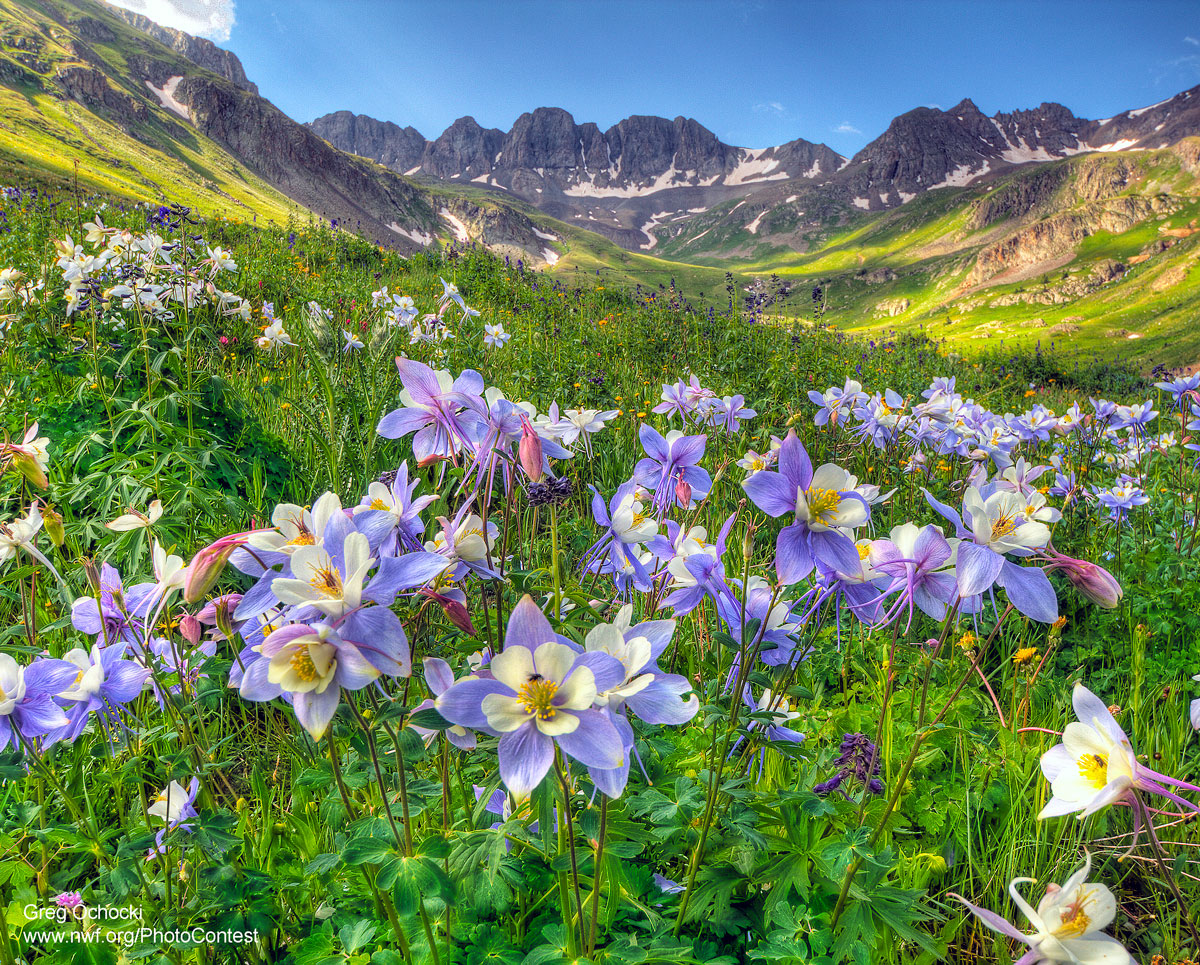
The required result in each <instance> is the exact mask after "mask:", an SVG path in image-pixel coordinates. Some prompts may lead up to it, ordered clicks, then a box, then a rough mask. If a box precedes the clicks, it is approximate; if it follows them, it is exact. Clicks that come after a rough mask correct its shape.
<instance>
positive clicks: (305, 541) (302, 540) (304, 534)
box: [287, 529, 317, 546]
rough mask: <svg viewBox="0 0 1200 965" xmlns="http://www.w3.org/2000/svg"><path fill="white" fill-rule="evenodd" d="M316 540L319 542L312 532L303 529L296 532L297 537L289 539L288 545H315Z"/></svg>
mask: <svg viewBox="0 0 1200 965" xmlns="http://www.w3.org/2000/svg"><path fill="white" fill-rule="evenodd" d="M316 542H317V540H316V538H315V537H314V536H313V534H312V533H310V532H309V531H308V530H306V529H302V530H300V532H299V533H297V534H296V538H295V539H289V540H288V541H287V545H288V546H313V545H315V544H316Z"/></svg>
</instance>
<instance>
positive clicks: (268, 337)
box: [254, 318, 296, 352]
mask: <svg viewBox="0 0 1200 965" xmlns="http://www.w3.org/2000/svg"><path fill="white" fill-rule="evenodd" d="M254 344H255V345H257V346H258V347H259V348H260V349H264V350H268V351H271V352H275V351H278V350H279V349H281V348H283V347H284V346H285V345H291V346H294V345H295V344H296V343H295V342H293V341H292V337H291V336H290V335H289V334H288V333H287V330H286V329H285V328H284V327H283V321H282V320H281V319H278V318H275V319H272V320H271V321H270V323H269V324H267V325H265V326H263V333H262V335H260V336H259V337H258V338H256V339H255V340H254Z"/></svg>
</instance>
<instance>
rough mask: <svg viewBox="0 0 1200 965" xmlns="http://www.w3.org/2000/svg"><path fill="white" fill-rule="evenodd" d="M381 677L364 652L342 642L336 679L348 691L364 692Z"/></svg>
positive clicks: (338, 649) (338, 650) (338, 651)
mask: <svg viewBox="0 0 1200 965" xmlns="http://www.w3.org/2000/svg"><path fill="white" fill-rule="evenodd" d="M378 677H379V672H378V671H377V670H376V669H375V667H374V665H373V664H371V663H370V662H369V661H368V660H367V658H366V657H365V656H364V655H363V652H362V651H361V650H359V649H358V647H356V646H355V645H354V644H352V643H348V642H346V641H345V640H342V641H341V642H340V643H339V644H338V648H337V675H336V677H335V678H334V679H335V681H336V683H337V684H340V685H341V686H342V687H344V688H345V689H346V690H362V689H363V687H365V686H367V685H368V684H371V683H374V682H375V680H376V679H378Z"/></svg>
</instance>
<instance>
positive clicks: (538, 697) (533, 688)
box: [517, 677, 558, 720]
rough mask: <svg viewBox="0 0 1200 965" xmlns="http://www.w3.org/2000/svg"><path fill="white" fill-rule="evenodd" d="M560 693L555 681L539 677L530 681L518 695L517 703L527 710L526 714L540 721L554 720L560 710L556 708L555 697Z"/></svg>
mask: <svg viewBox="0 0 1200 965" xmlns="http://www.w3.org/2000/svg"><path fill="white" fill-rule="evenodd" d="M557 693H558V684H556V683H555V682H554V681H553V680H546V679H544V678H542V677H538V678H536V679H534V680H530V681H529V682H528V683H527V684H525V686H524V687H522V688H521V689H520V691H519V692H518V693H517V703H519V704H520V705H521V706H522V707H524V708H525V713H527V714H531V715H532V716H534V717H536V718H537V719H538V720H553V719H554V716H555V714H557V713H558V708H557V707H555V706H554V704H553V700H554V695H555V694H557Z"/></svg>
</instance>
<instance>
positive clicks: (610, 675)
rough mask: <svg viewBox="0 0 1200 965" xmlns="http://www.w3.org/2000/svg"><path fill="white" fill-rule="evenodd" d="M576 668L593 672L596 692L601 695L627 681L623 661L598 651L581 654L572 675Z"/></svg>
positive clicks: (577, 658)
mask: <svg viewBox="0 0 1200 965" xmlns="http://www.w3.org/2000/svg"><path fill="white" fill-rule="evenodd" d="M575 667H587V668H588V669H589V670H590V671H591V672H592V676H593V677H595V678H596V690H597V691H599V692H600V693H604V691H606V690H609V689H611V688H612V687H615V686H617V684H619V683H623V682H624V680H625V667H624V666H623V665H622V663H621V661H620V660H617V659H616V658H614V657H611V656H609V655H608V654H607V653H601V652H600V651H598V650H593V651H592V652H590V653H581V654H580V655H579V656H578V657H576V658H575V664H574V667H572V669H571V673H574V672H575ZM568 676H569V674H568Z"/></svg>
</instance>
